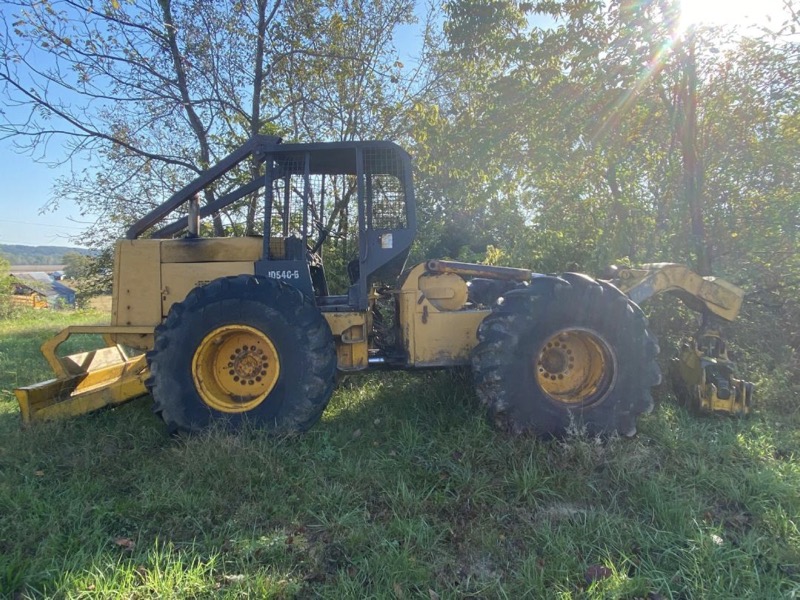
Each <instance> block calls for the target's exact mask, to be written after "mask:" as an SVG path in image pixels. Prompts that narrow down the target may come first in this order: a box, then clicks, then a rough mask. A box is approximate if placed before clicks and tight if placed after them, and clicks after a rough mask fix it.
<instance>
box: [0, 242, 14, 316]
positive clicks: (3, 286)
mask: <svg viewBox="0 0 800 600" xmlns="http://www.w3.org/2000/svg"><path fill="white" fill-rule="evenodd" d="M11 291H12V290H11V276H10V273H9V264H8V261H7V260H6V258H5V257H4V256H3V255H2V254H0V320H3V319H7V318H8V317H9V316H10V315H12V314H13V312H14V311H13V305H12V303H11V299H10V296H11Z"/></svg>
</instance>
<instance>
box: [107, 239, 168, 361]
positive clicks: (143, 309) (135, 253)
mask: <svg viewBox="0 0 800 600" xmlns="http://www.w3.org/2000/svg"><path fill="white" fill-rule="evenodd" d="M160 262H161V242H160V241H159V240H120V241H118V242H117V247H116V251H115V253H114V289H113V293H112V296H111V324H112V325H116V326H134V327H141V326H152V327H155V326H156V325H158V324H159V323H160V322H161V269H160ZM111 337H112V339H113V341H114V342H115V343H117V344H125V345H127V346H131V347H132V348H138V349H140V350H146V349H149V348H151V347H152V345H153V336H152V334H149V335H138V334H126V335H112V336H111Z"/></svg>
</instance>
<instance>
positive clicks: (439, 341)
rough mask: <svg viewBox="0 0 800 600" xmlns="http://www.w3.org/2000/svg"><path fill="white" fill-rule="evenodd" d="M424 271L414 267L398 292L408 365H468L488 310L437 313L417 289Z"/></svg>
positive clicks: (439, 292)
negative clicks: (479, 327) (478, 331)
mask: <svg viewBox="0 0 800 600" xmlns="http://www.w3.org/2000/svg"><path fill="white" fill-rule="evenodd" d="M425 271H426V269H425V264H419V265H417V266H416V267H414V268H413V269H412V270H411V272H410V273H409V274H408V275H407V276H406V278H405V282H404V283H403V286H402V287H401V289H400V291H399V292H398V293H399V298H398V304H399V309H400V310H399V315H400V332H401V336H402V341H403V347H404V349H405V350H406V352H407V353H408V363H409V366H415V367H448V366H456V365H466V364H469V357H470V352H471V351H472V349H473V348H474V347H475V345H476V344H477V343H478V339H477V337H476V332H477V330H478V326H479V325H480V324H481V321H483V319H484V318H485V317H486V315H488V314H489V312H490V311H489V310H475V309H462V310H453V311H440V310H439V309H437V308H436V306H434V304H433V303H432V302H431V300H429V299H428V298H427V297H426V296H425V293H424V292H423V291H422V290H420V288H419V279H420V277H422V276H424V275H425ZM436 289H437V295H443V293H442V291H441V286H436ZM434 300H435V299H434Z"/></svg>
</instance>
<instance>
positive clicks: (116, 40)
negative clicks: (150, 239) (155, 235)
mask: <svg viewBox="0 0 800 600" xmlns="http://www.w3.org/2000/svg"><path fill="white" fill-rule="evenodd" d="M412 8H413V2H410V0H377V1H372V2H366V1H358V2H349V1H340V0H322V1H317V0H302V1H297V2H281V1H280V0H244V1H241V0H235V1H233V0H231V1H228V2H205V1H201V0H148V1H146V2H136V3H130V2H124V3H122V2H111V3H104V4H103V5H102V8H101V7H100V6H96V3H95V2H93V1H92V0H80V1H78V2H73V1H66V0H47V1H45V2H41V1H39V0H36V1H33V0H20V1H18V2H13V3H7V4H6V5H5V6H4V7H3V9H2V10H3V13H4V17H5V20H6V22H7V23H10V26H9V28H8V29H7V31H6V34H5V35H4V36H2V37H1V38H0V41H2V48H0V52H2V56H3V58H4V61H3V63H2V68H0V83H2V85H3V91H4V93H5V96H6V98H7V103H8V104H9V105H10V108H11V110H9V111H6V112H4V113H3V120H4V123H2V125H0V131H2V133H3V134H4V135H6V136H10V137H13V138H14V139H15V140H16V141H17V143H18V145H19V146H20V147H21V148H22V149H27V150H29V151H30V152H31V153H34V154H35V153H38V152H44V151H45V148H50V147H51V143H52V142H57V143H61V144H62V147H63V148H64V149H65V151H66V155H65V156H64V158H63V160H65V161H66V160H70V161H71V160H76V161H78V162H80V161H89V168H79V169H75V170H74V172H73V173H72V175H71V176H68V177H66V178H64V179H63V180H62V181H60V182H59V184H58V186H57V193H56V194H55V197H56V198H69V199H72V200H74V201H75V202H76V203H77V204H78V205H79V206H80V207H81V209H82V210H83V211H85V212H86V213H89V214H93V215H99V219H98V222H97V225H96V226H95V227H93V228H92V229H91V230H90V231H88V232H87V236H86V240H85V242H86V243H90V244H93V245H95V246H102V245H104V244H107V243H108V242H109V241H110V240H112V239H115V238H117V237H118V236H119V235H120V233H121V232H122V231H123V230H124V229H125V228H126V227H127V226H128V225H130V224H131V223H132V222H133V221H135V220H136V219H137V218H139V217H141V216H142V215H143V214H145V213H146V212H147V211H149V210H150V209H152V208H153V207H154V206H156V205H157V204H160V203H161V202H162V201H163V200H164V199H166V198H167V197H169V196H170V195H171V194H172V193H173V192H174V191H176V190H178V189H180V188H181V187H182V186H183V185H184V184H185V182H186V181H187V180H189V179H190V178H192V177H193V176H196V175H197V174H198V173H199V172H201V171H202V170H203V169H206V168H208V167H209V166H210V165H212V164H214V163H215V162H217V161H218V160H219V159H221V158H222V157H224V156H225V155H226V154H228V153H229V152H230V151H231V150H232V149H234V148H236V147H238V146H239V145H240V144H241V143H242V142H243V141H244V140H246V139H248V138H249V137H251V136H253V135H256V134H273V135H282V136H284V137H286V138H288V139H291V140H305V141H315V140H318V139H328V140H345V139H353V138H357V137H362V138H363V137H399V136H401V135H404V133H406V131H407V125H406V122H407V119H405V114H404V110H405V108H406V107H407V106H408V105H409V104H408V103H409V101H411V100H413V98H415V97H416V95H417V94H421V93H424V89H425V76H424V74H421V73H420V72H419V71H415V70H414V69H405V68H404V67H403V65H402V63H401V62H400V61H399V59H398V57H397V52H396V51H395V49H394V47H393V45H392V36H393V35H394V33H395V30H396V29H397V28H398V27H400V26H402V25H405V24H407V23H409V22H410V21H411V20H412V19H413V15H412ZM50 158H51V160H53V157H52V156H51V157H50ZM248 168H249V169H250V172H247V171H248V169H245V170H244V172H240V173H234V174H231V176H230V177H229V178H228V180H226V181H223V182H222V183H220V184H219V185H218V186H217V188H216V189H213V190H207V191H206V193H205V196H204V199H203V200H204V202H206V203H208V202H211V201H213V200H214V198H215V197H217V196H219V195H222V194H224V193H225V192H227V191H229V190H230V189H231V188H232V187H234V186H237V185H240V184H242V183H244V182H246V181H249V179H250V178H252V177H253V176H255V175H256V173H255V171H254V170H253V169H255V166H251V167H248ZM259 199H260V196H258V195H256V196H254V197H252V198H249V199H248V200H246V201H243V202H242V203H240V204H239V205H237V206H236V207H234V209H232V210H228V211H225V213H224V214H221V215H216V216H215V217H214V223H213V231H214V233H215V234H216V235H223V234H224V233H225V232H226V231H231V230H238V231H239V232H243V233H247V234H252V233H256V232H257V231H258V229H259V223H262V222H263V219H262V218H259V216H258V214H257V213H258V210H259V207H260V202H259ZM54 203H55V204H57V200H56V201H54Z"/></svg>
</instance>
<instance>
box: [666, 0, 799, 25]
mask: <svg viewBox="0 0 800 600" xmlns="http://www.w3.org/2000/svg"><path fill="white" fill-rule="evenodd" d="M783 4H784V2H783V0H757V1H754V0H682V1H681V28H682V29H687V28H689V27H691V26H693V25H698V26H702V25H711V26H713V25H724V26H728V27H736V28H738V29H740V30H747V29H749V28H752V27H764V26H769V25H770V23H772V24H773V25H775V24H776V21H780V20H781V17H782V14H783Z"/></svg>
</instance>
